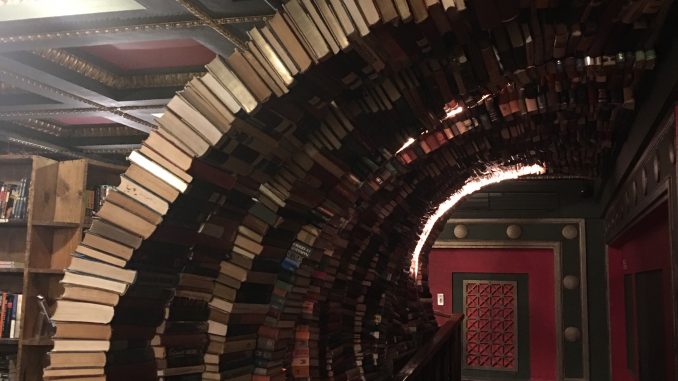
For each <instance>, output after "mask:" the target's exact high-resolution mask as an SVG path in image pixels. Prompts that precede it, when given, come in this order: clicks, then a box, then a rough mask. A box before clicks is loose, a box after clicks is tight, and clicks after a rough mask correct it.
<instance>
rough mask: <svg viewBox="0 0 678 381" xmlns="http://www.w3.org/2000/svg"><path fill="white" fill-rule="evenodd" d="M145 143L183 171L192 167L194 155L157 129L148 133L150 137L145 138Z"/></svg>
mask: <svg viewBox="0 0 678 381" xmlns="http://www.w3.org/2000/svg"><path fill="white" fill-rule="evenodd" d="M144 145H146V146H148V147H151V148H152V149H153V150H154V151H156V152H157V153H158V154H160V155H162V156H163V157H164V158H165V159H167V160H168V161H170V162H172V163H174V165H176V166H177V167H178V168H180V169H181V170H183V171H186V170H188V168H190V167H191V162H192V161H193V157H191V156H190V154H189V153H187V152H186V151H183V150H181V149H180V148H178V147H177V146H175V145H174V144H172V143H171V142H170V141H168V140H167V139H165V138H164V137H163V136H162V135H160V134H159V133H158V132H157V131H151V133H149V134H148V137H147V138H146V140H144Z"/></svg>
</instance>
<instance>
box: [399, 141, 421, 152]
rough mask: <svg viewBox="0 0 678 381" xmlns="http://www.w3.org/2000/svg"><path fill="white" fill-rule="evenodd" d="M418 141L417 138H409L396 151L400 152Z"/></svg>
mask: <svg viewBox="0 0 678 381" xmlns="http://www.w3.org/2000/svg"><path fill="white" fill-rule="evenodd" d="M416 141H417V140H416V139H414V138H409V139H407V141H406V142H405V143H404V144H403V146H402V147H400V149H398V150H397V151H396V154H399V153H400V152H401V151H402V150H404V149H405V148H407V147H409V146H410V145H412V143H414V142H416Z"/></svg>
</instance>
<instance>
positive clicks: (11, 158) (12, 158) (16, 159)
mask: <svg viewBox="0 0 678 381" xmlns="http://www.w3.org/2000/svg"><path fill="white" fill-rule="evenodd" d="M32 162H33V156H31V155H12V154H10V155H0V163H10V164H20V163H21V164H30V163H32Z"/></svg>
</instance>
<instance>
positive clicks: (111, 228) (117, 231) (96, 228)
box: [89, 218, 143, 249]
mask: <svg viewBox="0 0 678 381" xmlns="http://www.w3.org/2000/svg"><path fill="white" fill-rule="evenodd" d="M89 232H90V233H92V234H96V235H98V236H100V237H106V238H108V239H111V240H113V241H116V242H119V243H121V244H123V245H125V246H129V247H133V248H135V249H138V248H139V246H141V242H142V241H143V239H142V237H141V236H139V235H136V234H132V233H130V232H127V231H125V230H123V229H121V228H119V227H117V226H115V225H113V224H111V223H109V222H107V221H104V220H102V219H97V218H95V219H94V220H93V221H92V225H91V226H90V228H89Z"/></svg>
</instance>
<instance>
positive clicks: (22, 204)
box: [0, 177, 30, 223]
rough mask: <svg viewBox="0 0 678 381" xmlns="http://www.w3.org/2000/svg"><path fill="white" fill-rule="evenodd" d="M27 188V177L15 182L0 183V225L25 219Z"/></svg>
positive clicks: (28, 181)
mask: <svg viewBox="0 0 678 381" xmlns="http://www.w3.org/2000/svg"><path fill="white" fill-rule="evenodd" d="M29 188H30V179H29V178H27V177H24V178H22V179H21V180H19V181H15V182H10V181H4V182H3V181H0V223H2V222H9V221H12V220H25V219H26V212H27V207H28V189H29Z"/></svg>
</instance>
